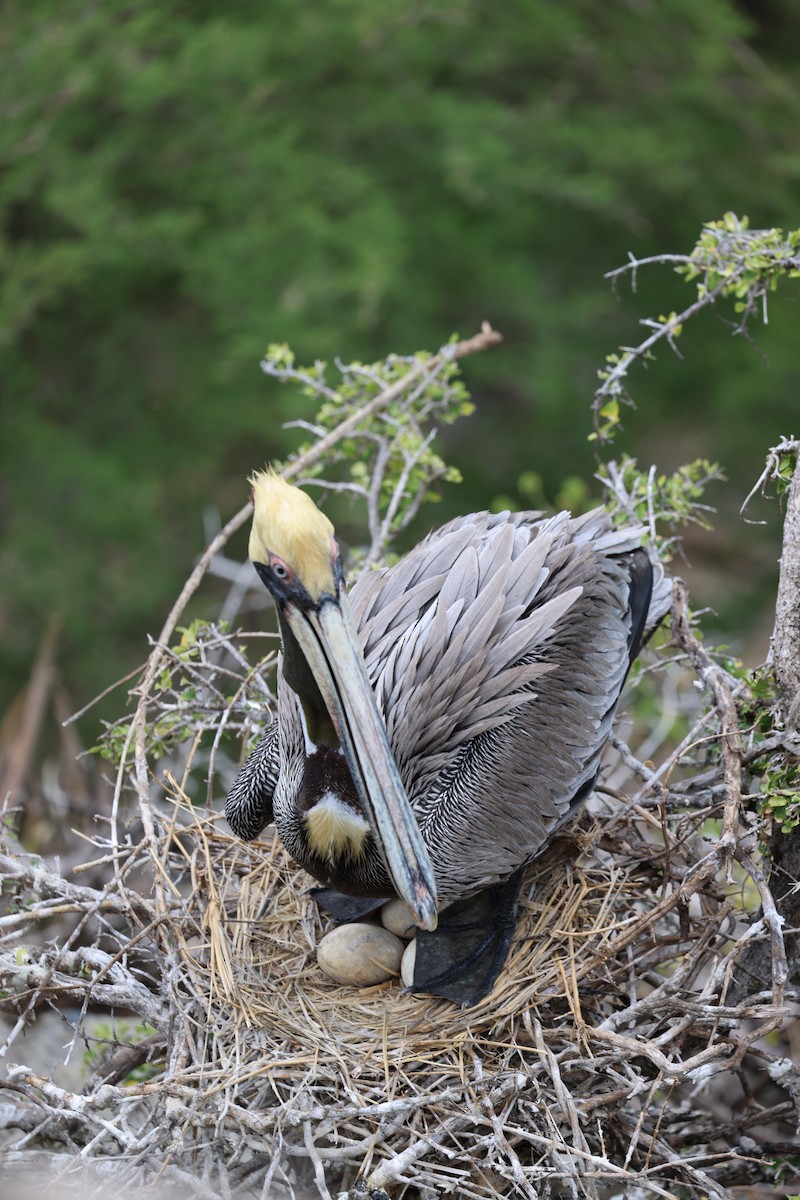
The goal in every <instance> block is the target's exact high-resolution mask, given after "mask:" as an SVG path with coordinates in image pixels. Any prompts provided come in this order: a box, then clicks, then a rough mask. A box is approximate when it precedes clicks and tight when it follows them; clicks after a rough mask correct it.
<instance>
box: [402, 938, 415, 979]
mask: <svg viewBox="0 0 800 1200" xmlns="http://www.w3.org/2000/svg"><path fill="white" fill-rule="evenodd" d="M416 961H417V943H416V941H413V942H409V943H408V945H407V946H406V948H405V950H404V951H403V957H402V959H401V962H400V978H401V979H402V981H403V987H407V988H410V987H412V986H413V984H414V963H415V962H416Z"/></svg>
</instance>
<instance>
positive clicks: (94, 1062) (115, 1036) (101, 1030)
mask: <svg viewBox="0 0 800 1200" xmlns="http://www.w3.org/2000/svg"><path fill="white" fill-rule="evenodd" d="M156 1032H157V1031H156V1030H155V1029H154V1028H153V1026H152V1025H148V1023H147V1022H146V1021H140V1022H137V1024H135V1025H132V1024H131V1023H130V1022H129V1021H115V1022H114V1024H113V1025H110V1024H96V1025H95V1026H94V1027H93V1030H92V1040H93V1042H94V1043H95V1044H94V1045H93V1046H89V1047H88V1048H87V1049H86V1050H85V1051H84V1055H83V1062H84V1066H85V1068H86V1070H87V1072H95V1071H98V1070H99V1069H100V1068H101V1067H103V1066H104V1065H105V1064H106V1063H107V1062H108V1061H109V1060H110V1058H111V1055H112V1053H113V1052H114V1051H115V1050H118V1049H119V1048H120V1046H138V1045H139V1043H140V1042H143V1041H144V1040H145V1038H149V1037H152V1036H153V1035H154V1034H155V1033H156ZM163 1070H164V1060H163V1057H162V1058H161V1059H156V1060H154V1061H152V1062H146V1063H142V1064H141V1066H138V1067H134V1068H133V1070H132V1071H131V1072H130V1074H129V1075H127V1076H126V1077H125V1079H124V1080H123V1081H122V1084H123V1086H124V1087H130V1086H131V1085H132V1084H135V1083H147V1081H148V1080H149V1079H155V1078H156V1077H157V1076H158V1075H160V1074H161V1073H162V1071H163Z"/></svg>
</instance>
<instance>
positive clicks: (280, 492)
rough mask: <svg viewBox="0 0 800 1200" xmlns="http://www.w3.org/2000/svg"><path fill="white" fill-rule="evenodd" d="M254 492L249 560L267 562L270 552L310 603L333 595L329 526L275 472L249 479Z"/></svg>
mask: <svg viewBox="0 0 800 1200" xmlns="http://www.w3.org/2000/svg"><path fill="white" fill-rule="evenodd" d="M249 482H250V484H251V485H252V488H253V526H252V529H251V531H250V545H249V548H248V553H249V556H250V558H251V560H252V561H253V562H261V563H267V562H268V561H269V555H270V554H277V556H278V557H279V558H281V559H283V561H284V562H285V563H286V565H287V567H288V568H289V569H290V570H291V571H292V572H293V573H294V575H295V576H296V577H297V579H298V580H299V582H300V583H302V584H303V586H304V587H305V589H306V591H307V592H308V593H309V595H310V596H311V598H312V600H318V599H319V597H320V596H321V595H322V594H323V593H324V592H329V593H333V592H334V591H335V586H336V585H335V581H334V577H333V568H332V564H331V539H332V538H333V536H334V533H333V525H331V523H330V521H329V520H328V518H327V517H326V516H325V514H324V513H322V512H320V510H319V509H318V508H317V506H316V504H315V503H314V501H313V500H312V499H311V497H310V496H307V495H306V493H305V492H301V490H300V488H296V487H294V486H293V485H292V484H291V483H287V482H286V480H285V479H281V477H280V475H277V474H276V473H275V471H273V470H271V469H268V470H266V471H258V472H256V473H255V474H254V475H251V477H250V481H249Z"/></svg>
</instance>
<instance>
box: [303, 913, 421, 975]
mask: <svg viewBox="0 0 800 1200" xmlns="http://www.w3.org/2000/svg"><path fill="white" fill-rule="evenodd" d="M402 956H403V943H402V942H401V941H400V938H399V937H395V935H394V934H393V933H390V932H389V930H388V929H383V928H382V927H381V926H380V925H367V924H364V923H361V922H354V923H353V924H352V925H340V926H339V927H338V929H332V930H331V931H330V933H326V934H325V936H324V938H322V939H321V941H320V943H319V945H318V946H317V962H318V963H319V966H320V969H321V970H322V971H324V972H325V974H326V975H327V976H328V978H329V979H333V980H335V981H336V983H344V984H349V985H350V986H351V987H368V986H369V985H370V984H373V983H383V981H384V979H390V978H391V977H392V975H397V973H398V971H399V970H400V959H401V958H402Z"/></svg>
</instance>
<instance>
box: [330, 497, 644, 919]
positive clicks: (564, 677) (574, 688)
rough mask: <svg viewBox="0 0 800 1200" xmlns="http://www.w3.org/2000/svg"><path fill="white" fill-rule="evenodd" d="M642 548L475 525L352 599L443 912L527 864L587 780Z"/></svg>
mask: <svg viewBox="0 0 800 1200" xmlns="http://www.w3.org/2000/svg"><path fill="white" fill-rule="evenodd" d="M642 533H643V530H642V529H632V528H628V529H623V530H614V529H613V528H612V527H611V524H610V521H609V519H608V516H607V515H606V514H605V512H603V511H602V510H595V511H594V512H591V513H587V514H585V515H584V516H581V517H579V518H577V519H572V518H571V517H570V516H569V514H566V513H560V514H558V515H557V516H555V517H552V518H549V519H546V520H543V521H536V522H535V521H534V520H533V515H532V514H524V513H523V514H513V515H509V514H497V515H489V514H478V515H476V516H473V517H467V518H461V519H459V520H458V521H455V522H451V523H450V524H449V525H446V526H444V527H443V529H442V530H440V531H439V533H438V534H433V535H431V536H430V537H428V538H427V539H426V540H425V541H423V542H422V543H420V545H419V546H417V547H416V549H415V550H413V551H412V552H411V554H409V555H408V557H407V558H406V559H403V560H402V561H401V562H400V563H399V564H398V565H397V566H396V567H394V568H392V569H391V570H390V571H388V572H376V573H373V575H371V576H366V577H364V578H363V579H362V580H359V581H358V582H357V583H356V584H355V585H354V587H353V590H352V593H351V599H352V603H353V606H354V608H355V611H356V614H357V619H358V621H359V625H360V634H361V638H362V646H363V649H364V654H365V659H366V664H367V670H368V673H369V675H370V678H371V679H372V682H373V685H374V687H375V691H376V696H377V698H378V703H379V705H380V707H381V710H382V712H383V714H384V718H385V720H386V724H387V731H388V733H389V740H390V743H391V745H392V749H393V752H394V754H395V757H396V760H397V764H398V768H399V770H400V774H401V777H402V779H403V782H404V784H405V786H406V789H407V791H408V794H409V796H410V798H411V801H412V805H413V807H414V810H415V812H416V814H417V818H418V820H419V821H420V824H421V827H422V830H423V836H424V838H425V841H426V843H427V844H428V846H429V848H430V849H431V851H432V857H433V859H434V861H436V862H437V875H438V877H439V884H440V892H442V898H443V899H444V900H445V901H447V900H448V899H452V898H454V897H455V896H456V895H460V894H463V891H464V887H465V886H471V887H472V888H473V890H474V889H475V888H476V887H480V886H485V885H486V884H488V883H490V882H492V881H493V880H495V879H500V878H505V877H506V876H507V875H508V874H509V873H510V871H511V870H513V869H514V868H515V867H516V866H517V865H519V864H520V863H522V862H524V861H525V860H526V859H528V858H530V857H532V856H533V855H534V854H535V853H536V852H537V850H540V849H541V848H542V847H543V846H544V844H545V843H546V841H547V839H548V837H549V836H550V835H551V834H552V832H553V829H554V828H555V827H556V826H557V825H558V824H559V823H560V821H561V820H562V819H563V818H564V816H565V814H566V813H567V811H568V809H569V805H570V802H571V800H572V799H573V797H574V796H575V795H576V793H577V792H579V791H580V789H581V788H582V787H583V786H584V785H586V784H588V783H589V782H590V781H591V780H592V779H593V778H594V776H595V774H596V772H597V769H598V765H599V759H600V754H601V752H602V749H603V746H604V744H605V742H606V740H607V737H608V733H609V731H610V726H611V721H612V718H613V713H614V709H615V707H616V703H617V700H618V698H619V693H620V691H621V688H622V684H623V681H624V678H625V674H626V672H627V669H628V665H629V658H628V648H627V639H628V633H629V625H628V623H627V619H626V616H627V604H628V586H629V584H628V570H627V566H626V563H625V559H624V556H625V555H626V554H627V553H630V552H631V551H633V550H635V549H636V548H637V547H638V546H640V545H641V536H642ZM429 571H430V574H429V573H428V572H429ZM476 863H479V864H481V868H482V870H483V872H484V874H483V877H482V878H481V879H476V878H475V866H476Z"/></svg>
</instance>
